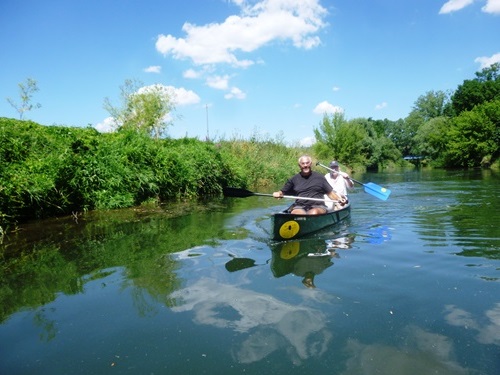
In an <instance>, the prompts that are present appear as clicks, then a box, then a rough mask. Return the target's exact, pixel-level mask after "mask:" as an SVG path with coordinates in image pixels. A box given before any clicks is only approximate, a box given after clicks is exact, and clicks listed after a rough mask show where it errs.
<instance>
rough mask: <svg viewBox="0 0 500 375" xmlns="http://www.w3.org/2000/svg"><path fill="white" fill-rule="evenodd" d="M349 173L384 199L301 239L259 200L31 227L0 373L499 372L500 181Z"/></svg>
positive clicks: (8, 267) (8, 277) (9, 305)
mask: <svg viewBox="0 0 500 375" xmlns="http://www.w3.org/2000/svg"><path fill="white" fill-rule="evenodd" d="M356 178H357V179H359V180H362V181H365V182H368V181H372V182H374V183H377V184H379V185H382V186H386V187H388V188H390V189H391V190H392V194H391V197H390V198H389V200H388V201H386V202H383V201H380V200H378V199H376V198H375V197H373V196H371V195H369V194H367V193H364V192H363V190H362V188H360V187H359V186H357V187H356V189H355V191H353V192H352V194H351V201H352V202H353V209H352V214H351V218H350V219H349V220H347V221H346V222H344V223H342V224H341V225H339V226H337V227H334V228H331V229H328V230H326V231H323V232H320V233H318V234H316V235H314V236H312V237H309V238H307V239H304V240H301V241H291V242H286V243H273V242H271V241H270V240H269V236H270V217H271V214H272V213H273V212H275V211H276V210H278V209H281V208H282V207H285V206H286V204H287V203H290V202H289V201H288V202H285V201H277V200H274V199H273V198H268V197H249V198H244V199H235V198H232V199H226V200H215V201H210V202H208V203H207V204H206V205H205V208H204V209H201V210H200V207H197V208H192V207H188V206H186V207H178V206H175V207H174V206H172V207H163V208H161V209H159V210H157V212H145V211H144V210H124V211H119V212H109V213H100V214H93V215H86V216H84V217H80V218H78V220H75V219H68V220H63V219H59V220H50V221H44V222H42V223H35V224H32V225H27V226H25V227H24V228H23V231H22V232H20V233H19V234H18V235H17V236H9V237H7V238H4V241H3V245H2V254H3V257H2V259H1V260H0V264H1V269H0V271H1V274H0V277H1V281H2V283H1V289H0V299H1V300H0V303H1V314H2V315H1V320H0V374H39V373H43V374H187V373H189V374H242V373H247V374H287V375H291V374H342V375H344V374H345V375H347V374H397V375H402V374H418V375H422V374H491V375H496V374H500V229H499V228H500V213H499V204H500V189H499V186H500V185H499V182H500V177H499V176H498V174H495V173H494V172H491V171H474V172H444V171H427V172H426V171H412V172H398V173H390V174H376V175H364V176H356ZM179 209H183V210H187V213H186V214H184V215H181V216H179V215H178V212H176V210H179ZM172 216H174V218H172ZM326 250H329V251H331V256H321V257H311V256H308V254H309V253H316V252H325V251H326ZM307 279H309V280H312V281H310V282H309V283H311V282H312V284H313V285H314V288H311V287H307V286H306V284H307V282H305V281H306V280H307ZM309 286H311V285H309Z"/></svg>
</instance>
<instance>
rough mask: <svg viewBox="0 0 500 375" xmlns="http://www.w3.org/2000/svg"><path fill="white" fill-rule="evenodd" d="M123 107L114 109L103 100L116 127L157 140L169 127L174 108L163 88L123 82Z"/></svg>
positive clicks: (121, 90) (127, 81)
mask: <svg viewBox="0 0 500 375" xmlns="http://www.w3.org/2000/svg"><path fill="white" fill-rule="evenodd" d="M120 93H121V94H120V96H121V101H122V104H121V106H120V107H116V106H114V105H112V104H111V102H110V100H109V99H108V98H105V101H104V108H105V109H106V110H107V111H108V112H109V114H110V115H111V117H112V118H113V120H114V122H115V123H116V124H117V126H118V128H119V129H121V128H123V129H125V128H132V129H135V130H137V131H142V132H146V133H148V134H150V135H154V137H155V138H156V139H158V138H159V137H160V136H161V135H164V132H165V131H166V129H167V127H168V126H169V125H170V124H171V121H170V120H169V117H168V116H169V115H170V113H171V112H172V111H173V110H174V109H175V106H174V104H173V100H172V94H171V93H169V92H168V91H167V89H166V88H165V87H164V86H162V85H153V86H147V87H143V86H142V83H141V82H140V81H137V80H126V81H125V83H124V85H122V86H121V87H120Z"/></svg>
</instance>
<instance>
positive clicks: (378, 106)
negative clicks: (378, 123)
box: [375, 102, 387, 110]
mask: <svg viewBox="0 0 500 375" xmlns="http://www.w3.org/2000/svg"><path fill="white" fill-rule="evenodd" d="M385 107H387V102H382V103H380V104H377V105H376V106H375V109H376V110H380V109H384V108H385Z"/></svg>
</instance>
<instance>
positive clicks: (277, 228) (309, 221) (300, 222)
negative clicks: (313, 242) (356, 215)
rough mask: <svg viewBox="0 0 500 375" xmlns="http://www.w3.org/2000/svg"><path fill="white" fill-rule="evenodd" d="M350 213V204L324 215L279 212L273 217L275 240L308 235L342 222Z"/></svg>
mask: <svg viewBox="0 0 500 375" xmlns="http://www.w3.org/2000/svg"><path fill="white" fill-rule="evenodd" d="M350 214H351V205H350V204H348V205H346V206H345V207H343V208H342V209H341V210H338V211H332V212H327V213H326V214H322V215H292V214H290V213H287V212H278V213H276V214H274V215H273V217H272V227H273V240H276V241H287V240H291V239H295V238H301V237H304V236H307V235H308V234H311V233H314V232H317V231H319V230H321V229H324V228H327V227H329V226H332V225H335V224H337V223H339V222H341V221H342V220H344V219H346V218H347V217H349V215H350Z"/></svg>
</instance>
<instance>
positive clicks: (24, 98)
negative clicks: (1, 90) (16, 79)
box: [7, 78, 42, 120]
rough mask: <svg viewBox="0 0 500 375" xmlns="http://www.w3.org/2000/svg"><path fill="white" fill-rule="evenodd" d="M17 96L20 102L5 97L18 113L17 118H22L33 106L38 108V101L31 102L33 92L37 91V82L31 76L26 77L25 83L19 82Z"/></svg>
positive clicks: (39, 105)
mask: <svg viewBox="0 0 500 375" xmlns="http://www.w3.org/2000/svg"><path fill="white" fill-rule="evenodd" d="M18 86H19V97H20V99H21V103H19V104H18V103H16V102H15V101H14V100H13V99H11V98H7V101H8V102H9V104H10V105H11V106H12V107H14V109H15V110H16V111H17V113H19V119H20V120H22V119H23V118H24V114H25V113H26V112H28V111H31V110H32V109H35V108H40V107H41V106H42V105H41V104H40V103H36V104H35V103H33V102H32V100H33V94H34V93H36V92H38V91H39V88H38V84H37V82H36V80H34V79H33V78H28V79H26V83H19V84H18Z"/></svg>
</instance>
